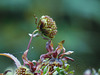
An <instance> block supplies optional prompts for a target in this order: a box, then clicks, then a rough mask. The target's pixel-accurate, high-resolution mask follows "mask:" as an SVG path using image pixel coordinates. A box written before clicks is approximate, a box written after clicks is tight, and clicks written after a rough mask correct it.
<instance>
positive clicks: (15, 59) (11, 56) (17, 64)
mask: <svg viewBox="0 0 100 75" xmlns="http://www.w3.org/2000/svg"><path fill="white" fill-rule="evenodd" d="M0 55H2V56H6V57H9V58H10V59H12V60H13V61H14V62H15V64H16V66H17V68H18V67H20V66H21V63H20V61H19V60H18V59H17V58H16V57H15V56H13V55H12V54H9V53H0Z"/></svg>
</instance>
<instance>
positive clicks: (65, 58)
mask: <svg viewBox="0 0 100 75" xmlns="http://www.w3.org/2000/svg"><path fill="white" fill-rule="evenodd" d="M62 60H65V61H66V60H71V61H74V59H73V58H70V57H64V58H62Z"/></svg>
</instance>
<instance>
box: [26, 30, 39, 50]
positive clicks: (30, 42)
mask: <svg viewBox="0 0 100 75" xmlns="http://www.w3.org/2000/svg"><path fill="white" fill-rule="evenodd" d="M37 31H38V30H35V31H34V32H33V33H32V36H31V38H30V41H29V43H28V46H27V50H29V47H30V44H31V41H32V38H33V35H34V33H35V32H37Z"/></svg>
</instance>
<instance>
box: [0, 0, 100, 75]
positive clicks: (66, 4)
mask: <svg viewBox="0 0 100 75" xmlns="http://www.w3.org/2000/svg"><path fill="white" fill-rule="evenodd" d="M34 14H36V16H37V17H38V21H39V18H40V17H41V16H42V15H49V16H51V17H52V18H53V19H54V20H55V22H56V25H57V27H58V33H57V35H56V36H55V37H56V38H55V39H54V41H53V43H54V44H57V43H58V41H61V40H65V41H66V42H65V44H64V47H65V48H66V49H68V50H74V54H73V55H72V56H71V57H73V58H74V59H75V62H74V63H72V64H71V65H72V66H73V67H72V66H71V67H72V69H74V70H75V73H76V75H79V74H82V73H83V72H84V70H85V69H86V68H91V67H93V68H96V69H97V68H99V67H100V60H99V59H100V54H99V53H100V46H99V45H100V40H99V38H100V1H99V0H75V1H72V0H49V1H46V0H0V53H7V52H9V53H11V54H13V55H15V56H16V57H18V59H19V60H21V59H20V57H21V55H22V53H23V52H24V51H25V50H26V48H27V44H28V41H29V38H30V37H29V36H28V33H31V32H33V30H34V29H35V28H36V25H35V22H34V21H35V19H34V17H33V15H34ZM37 41H38V42H37ZM45 43H46V41H45V40H42V39H41V38H34V39H33V41H32V44H31V50H30V52H29V53H28V55H29V56H28V57H29V58H30V60H31V59H33V58H34V59H38V58H39V56H40V54H43V53H46V51H45ZM54 47H56V45H54ZM30 55H31V56H30ZM12 64H13V61H11V60H10V59H7V58H6V57H2V56H0V66H1V67H0V72H3V71H4V70H5V69H6V67H7V66H8V67H9V66H11V65H12ZM2 67H3V68H2Z"/></svg>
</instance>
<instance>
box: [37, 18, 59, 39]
mask: <svg viewBox="0 0 100 75" xmlns="http://www.w3.org/2000/svg"><path fill="white" fill-rule="evenodd" d="M37 28H38V29H39V31H40V32H42V34H44V35H45V36H47V37H49V38H54V36H55V35H56V33H57V27H56V23H55V21H53V19H52V18H50V17H49V16H42V17H41V18H40V21H39V23H38V26H37Z"/></svg>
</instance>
